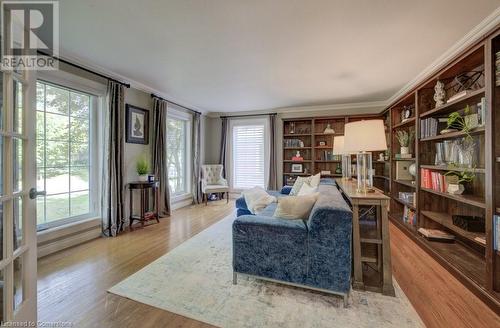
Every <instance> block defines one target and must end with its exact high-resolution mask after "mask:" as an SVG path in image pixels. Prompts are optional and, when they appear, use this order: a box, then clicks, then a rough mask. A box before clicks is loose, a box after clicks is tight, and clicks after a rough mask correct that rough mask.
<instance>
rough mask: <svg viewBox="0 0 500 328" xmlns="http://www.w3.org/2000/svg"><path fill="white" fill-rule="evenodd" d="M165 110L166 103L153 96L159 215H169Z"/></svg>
mask: <svg viewBox="0 0 500 328" xmlns="http://www.w3.org/2000/svg"><path fill="white" fill-rule="evenodd" d="M167 110H168V103H167V102H166V101H165V100H163V99H159V98H156V97H154V98H153V172H154V175H155V178H156V179H157V180H158V181H159V182H160V187H159V193H160V197H159V198H160V202H159V204H158V210H159V212H160V215H170V190H169V186H168V170H167Z"/></svg>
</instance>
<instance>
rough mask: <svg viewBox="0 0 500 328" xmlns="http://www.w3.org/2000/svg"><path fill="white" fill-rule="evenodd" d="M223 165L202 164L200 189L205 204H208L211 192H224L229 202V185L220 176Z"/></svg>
mask: <svg viewBox="0 0 500 328" xmlns="http://www.w3.org/2000/svg"><path fill="white" fill-rule="evenodd" d="M223 170H224V166H223V165H220V164H213V165H202V166H201V171H202V178H201V190H202V192H203V197H204V198H205V205H208V196H209V195H210V194H213V193H226V198H227V202H228V203H229V185H228V183H227V180H226V179H224V178H223V177H222V171H223Z"/></svg>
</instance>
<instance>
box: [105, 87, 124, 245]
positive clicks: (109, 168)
mask: <svg viewBox="0 0 500 328" xmlns="http://www.w3.org/2000/svg"><path fill="white" fill-rule="evenodd" d="M107 98H108V107H109V108H108V111H107V113H106V130H105V131H106V132H105V133H106V134H107V135H106V136H105V138H106V143H107V144H106V146H105V147H106V148H107V149H106V150H105V158H106V162H105V166H104V167H105V173H106V175H105V183H104V185H103V187H104V188H103V189H104V190H103V194H104V195H103V196H104V197H103V205H104V206H103V214H104V215H103V222H102V229H103V233H104V235H106V236H113V237H114V236H116V235H117V234H118V233H119V232H120V231H121V230H123V225H124V199H125V198H124V183H123V176H124V169H123V152H124V128H125V122H124V115H125V87H124V86H123V85H122V84H120V83H116V82H113V81H109V82H108V94H107Z"/></svg>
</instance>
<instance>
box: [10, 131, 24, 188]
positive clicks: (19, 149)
mask: <svg viewBox="0 0 500 328" xmlns="http://www.w3.org/2000/svg"><path fill="white" fill-rule="evenodd" d="M13 143H14V145H13V146H14V148H13V149H12V150H13V154H12V156H13V164H14V166H13V170H14V176H13V178H14V180H13V183H14V191H20V190H21V189H22V187H23V186H22V185H23V141H22V140H21V139H17V138H14V139H13Z"/></svg>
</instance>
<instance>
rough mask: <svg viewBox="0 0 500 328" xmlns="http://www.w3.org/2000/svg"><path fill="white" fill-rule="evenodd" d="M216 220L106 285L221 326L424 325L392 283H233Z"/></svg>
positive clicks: (223, 227)
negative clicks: (385, 287)
mask: <svg viewBox="0 0 500 328" xmlns="http://www.w3.org/2000/svg"><path fill="white" fill-rule="evenodd" d="M233 220H234V215H231V216H229V217H227V218H225V219H223V220H222V221H220V222H218V223H216V224H215V225H213V226H211V227H210V228H208V229H206V230H204V231H203V232H201V233H199V234H198V235H196V236H194V237H193V238H191V239H189V240H188V241H186V242H185V243H183V244H181V245H180V246H178V247H176V248H175V249H174V250H172V251H170V252H169V253H168V254H166V255H164V256H162V257H160V258H159V259H157V260H156V261H154V262H153V263H151V264H149V265H148V266H146V267H145V268H143V269H142V270H140V271H138V272H136V273H135V274H133V275H131V276H130V277H128V278H127V279H125V280H124V281H122V282H120V283H119V284H117V285H116V286H114V287H112V288H111V289H110V290H109V291H110V292H111V293H114V294H117V295H120V296H123V297H126V298H129V299H132V300H135V301H138V302H141V303H145V304H148V305H151V306H154V307H157V308H160V309H164V310H167V311H170V312H173V313H177V314H180V315H183V316H186V317H189V318H192V319H196V320H199V321H202V322H206V323H209V324H212V325H215V326H220V327H301V328H302V327H367V328H368V327H369V328H373V327H423V324H422V322H421V320H420V318H419V317H418V315H417V313H416V312H415V310H414V309H413V307H412V306H411V304H410V302H409V301H408V299H407V298H406V296H405V295H404V293H403V292H402V291H401V289H400V287H399V286H398V285H397V283H395V289H396V297H388V296H383V295H381V294H378V293H370V292H357V291H353V292H352V293H351V297H350V301H349V303H350V304H349V306H348V307H347V308H344V307H343V302H342V299H341V298H340V297H337V296H331V295H327V294H323V293H318V292H312V291H308V290H305V289H301V288H294V287H289V286H285V285H281V284H275V283H270V282H264V281H261V280H258V279H253V278H244V277H242V276H239V277H238V285H236V286H235V285H233V284H232V267H231V263H232V258H231V257H232V255H231V245H232V240H231V223H232V222H233Z"/></svg>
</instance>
